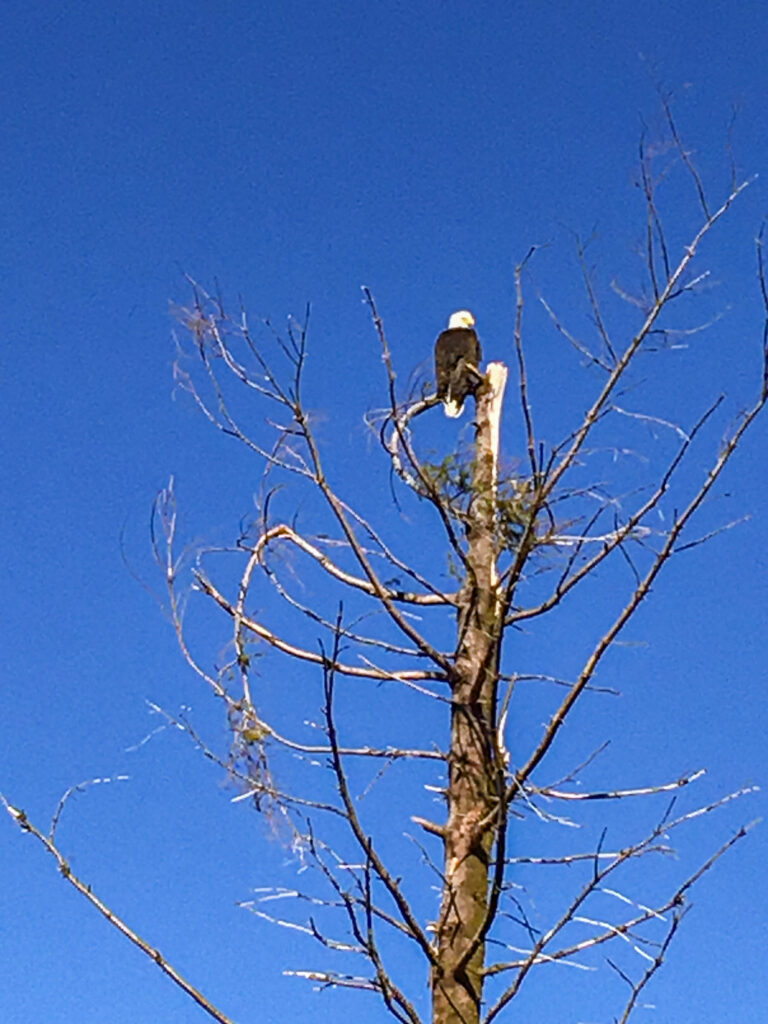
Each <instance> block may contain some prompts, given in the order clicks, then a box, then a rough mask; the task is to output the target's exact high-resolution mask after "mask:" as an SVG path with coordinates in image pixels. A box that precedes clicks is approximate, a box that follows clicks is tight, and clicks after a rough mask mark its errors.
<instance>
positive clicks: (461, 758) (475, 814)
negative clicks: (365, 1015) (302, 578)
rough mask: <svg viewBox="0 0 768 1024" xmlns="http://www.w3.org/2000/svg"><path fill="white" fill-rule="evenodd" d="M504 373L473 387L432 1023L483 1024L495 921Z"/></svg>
mask: <svg viewBox="0 0 768 1024" xmlns="http://www.w3.org/2000/svg"><path fill="white" fill-rule="evenodd" d="M505 382H506V367H504V366H503V365H502V364H491V366H489V367H488V373H487V375H486V378H485V380H484V382H483V384H482V385H481V387H480V388H479V390H478V393H477V396H476V401H477V411H476V434H475V465H474V472H473V484H472V501H471V506H470V515H469V522H468V524H467V542H468V546H467V572H466V577H465V580H464V583H463V585H462V588H461V591H460V595H461V596H460V605H459V614H458V643H457V649H456V662H455V678H454V680H453V687H452V713H451V743H450V755H449V763H448V791H447V802H448V820H447V823H446V826H445V837H444V844H445V880H444V893H443V902H442V906H441V909H440V916H439V918H438V922H437V953H438V967H437V968H436V969H435V971H434V972H433V978H432V998H433V1016H432V1019H433V1022H434V1024H478V1021H479V1019H480V1007H481V1000H482V991H483V965H484V960H485V932H486V930H487V927H488V924H489V923H490V921H489V907H490V899H491V887H490V886H489V864H490V858H491V854H492V851H493V847H494V840H495V838H496V832H497V820H498V819H497V813H496V811H497V808H498V806H499V801H498V794H499V792H500V788H499V781H500V773H502V776H503V770H504V769H503V764H501V761H500V757H499V752H498V747H497V740H496V717H497V716H496V707H497V690H498V664H499V653H500V642H501V629H500V623H499V608H498V602H497V588H496V584H497V579H496V554H497V552H496V528H495V527H496V486H497V477H498V469H497V463H498V437H499V420H500V415H501V400H502V397H503V391H504V384H505ZM502 781H503V778H502ZM502 791H503V786H502Z"/></svg>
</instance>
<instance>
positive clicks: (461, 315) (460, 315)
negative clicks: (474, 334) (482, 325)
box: [448, 309, 475, 331]
mask: <svg viewBox="0 0 768 1024" xmlns="http://www.w3.org/2000/svg"><path fill="white" fill-rule="evenodd" d="M474 326H475V318H474V317H473V316H472V314H471V313H470V312H469V310H468V309H460V310H458V311H457V312H456V313H451V315H450V316H449V317H448V330H449V331H452V330H454V328H456V327H474Z"/></svg>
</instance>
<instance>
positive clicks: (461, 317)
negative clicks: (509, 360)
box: [435, 309, 483, 418]
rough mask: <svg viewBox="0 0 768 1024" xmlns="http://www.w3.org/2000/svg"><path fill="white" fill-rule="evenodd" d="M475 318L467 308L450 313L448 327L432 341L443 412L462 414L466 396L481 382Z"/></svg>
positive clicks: (480, 354) (472, 393)
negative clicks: (433, 342)
mask: <svg viewBox="0 0 768 1024" xmlns="http://www.w3.org/2000/svg"><path fill="white" fill-rule="evenodd" d="M474 326H475V318H474V317H473V316H472V314H471V313H470V312H469V310H468V309H460V310H459V311H458V312H457V313H451V315H450V317H449V318H448V327H447V329H446V330H444V331H443V332H442V333H441V334H440V335H439V336H438V339H437V341H436V342H435V375H436V377H437V397H438V398H439V399H440V401H441V402H442V403H443V406H444V408H445V415H446V416H450V417H452V418H453V417H456V416H461V414H462V412H463V411H464V402H465V400H466V397H467V395H474V393H475V391H476V390H477V386H478V384H479V383H480V360H481V359H482V358H483V357H482V353H481V351H480V342H479V340H478V337H477V334H476V332H475V330H474Z"/></svg>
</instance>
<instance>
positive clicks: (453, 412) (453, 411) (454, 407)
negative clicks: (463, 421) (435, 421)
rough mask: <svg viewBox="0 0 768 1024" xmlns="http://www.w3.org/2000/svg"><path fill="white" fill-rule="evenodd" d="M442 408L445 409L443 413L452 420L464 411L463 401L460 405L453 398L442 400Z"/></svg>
mask: <svg viewBox="0 0 768 1024" xmlns="http://www.w3.org/2000/svg"><path fill="white" fill-rule="evenodd" d="M443 408H444V409H445V415H446V416H450V417H451V419H452V420H455V419H457V418H458V417H459V416H461V414H462V413H463V412H464V403H463V402H462V403H461V405H459V403H458V402H457V401H456V399H455V398H447V399H446V400H445V401H444V402H443Z"/></svg>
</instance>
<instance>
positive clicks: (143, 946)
mask: <svg viewBox="0 0 768 1024" xmlns="http://www.w3.org/2000/svg"><path fill="white" fill-rule="evenodd" d="M0 801H2V804H3V806H4V807H5V809H6V811H8V813H9V815H10V816H11V817H12V818H13V820H14V821H15V822H16V824H17V825H18V826H19V828H20V829H21V831H22V832H27V833H29V835H32V836H34V837H35V839H37V840H38V842H40V843H42V845H43V846H44V847H45V848H46V850H47V851H48V853H50V854H51V856H52V857H53V858H54V859H55V860H56V863H57V864H58V866H59V871H60V872H61V874H62V875H63V876H64V878H65V879H66V880H67V881H68V882H69V883H70V885H73V886H74V887H75V889H77V891H78V892H79V893H80V894H81V895H82V896H84V897H85V898H86V899H87V900H88V902H89V903H90V904H91V905H92V906H94V907H95V908H96V909H97V910H98V911H99V913H100V914H102V915H103V916H104V917H106V919H107V920H108V921H109V923H110V924H111V925H113V926H114V927H115V928H117V930H118V931H119V932H121V933H122V934H123V935H125V937H126V938H127V939H129V940H130V941H131V942H132V943H133V944H134V946H138V947H139V949H140V950H141V951H142V953H144V954H145V955H146V956H148V957H149V959H150V960H152V961H153V962H154V963H156V964H157V966H158V967H159V968H160V970H161V971H163V973H164V974H167V975H168V977H169V978H170V979H171V981H173V982H174V984H176V985H178V986H179V988H180V989H182V991H184V992H186V994H187V995H188V996H189V997H190V998H191V999H193V1000H194V1001H195V1002H196V1003H197V1005H198V1006H200V1007H201V1008H202V1009H203V1010H205V1012H206V1013H207V1014H209V1015H210V1016H211V1017H213V1019H214V1020H217V1021H219V1024H234V1021H233V1020H232V1019H231V1018H230V1017H227V1016H226V1015H225V1014H224V1013H222V1012H221V1010H219V1009H217V1008H216V1007H215V1006H214V1005H213V1003H211V1002H210V1001H209V1000H208V999H206V997H205V996H204V995H203V994H202V992H199V991H198V990H197V989H196V988H195V987H194V985H192V984H190V982H188V981H187V980H186V978H184V977H182V975H181V974H180V973H179V972H178V971H177V970H176V968H175V967H173V966H172V965H171V964H170V963H169V962H168V961H167V960H166V959H165V957H164V956H163V954H162V953H161V952H160V950H159V949H155V948H154V947H152V946H150V945H149V943H148V942H146V941H145V940H144V939H142V937H141V936H140V935H139V934H138V933H137V932H135V931H134V930H133V929H132V928H131V927H130V926H129V925H127V924H126V923H125V921H123V919H122V918H120V917H118V916H117V914H116V913H115V912H114V911H113V910H111V909H110V908H109V907H108V906H107V905H106V903H104V902H103V901H102V900H100V899H99V897H98V896H97V895H96V894H95V893H94V892H93V891H92V890H91V887H90V885H86V883H85V882H83V881H81V880H80V879H79V878H78V877H77V876H76V875H75V874H73V872H72V869H71V868H70V866H69V863H68V862H67V860H66V858H65V857H64V855H63V854H62V853H61V851H60V850H59V848H58V847H57V846H55V845H54V844H53V843H52V842H51V840H50V839H48V838H47V837H46V836H44V835H43V833H42V832H41V831H40V830H39V829H37V828H35V826H34V825H33V824H32V822H31V821H30V820H29V818H27V816H26V814H25V813H24V811H22V810H20V809H19V808H18V807H13V806H11V804H9V803H8V801H7V800H6V798H5V797H4V796H3V795H2V794H0Z"/></svg>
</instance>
